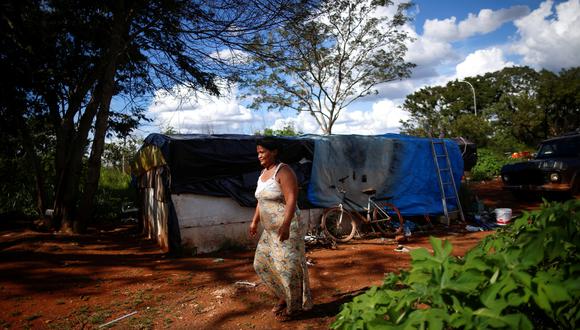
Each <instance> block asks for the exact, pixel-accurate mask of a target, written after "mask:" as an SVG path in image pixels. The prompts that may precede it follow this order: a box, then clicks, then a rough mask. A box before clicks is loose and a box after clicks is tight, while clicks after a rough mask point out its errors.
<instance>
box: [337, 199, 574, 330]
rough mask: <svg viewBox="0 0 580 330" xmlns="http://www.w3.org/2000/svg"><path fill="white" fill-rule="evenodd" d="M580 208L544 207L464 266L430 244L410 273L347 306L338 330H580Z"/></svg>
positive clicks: (478, 249)
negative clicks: (449, 329) (534, 329)
mask: <svg viewBox="0 0 580 330" xmlns="http://www.w3.org/2000/svg"><path fill="white" fill-rule="evenodd" d="M579 234H580V200H570V201H568V202H566V203H548V202H544V205H543V206H542V208H541V209H540V210H538V211H533V212H526V213H524V215H523V216H521V217H519V218H518V219H516V220H515V222H514V223H513V224H512V225H510V226H508V227H505V228H502V229H501V230H499V231H498V232H497V233H496V234H493V235H490V236H488V237H487V238H485V239H484V240H482V241H481V242H480V243H479V244H478V245H477V246H475V247H474V248H473V249H471V250H470V251H469V252H468V253H467V254H466V255H465V257H464V258H457V257H453V256H452V255H451V251H452V246H451V244H450V243H449V242H448V241H445V242H442V241H441V240H439V239H437V238H431V244H432V246H433V254H431V253H429V252H428V251H427V250H426V249H417V250H413V251H412V252H411V257H412V268H411V270H410V271H408V272H406V271H403V272H401V274H399V275H395V274H392V273H391V274H389V275H388V276H387V277H386V278H385V280H384V283H383V285H382V286H381V287H373V288H371V289H370V290H368V291H367V292H365V293H364V294H362V295H360V296H357V297H355V298H354V299H353V301H352V302H349V303H346V304H344V305H343V306H342V308H341V311H340V313H339V314H338V316H337V318H336V320H335V321H334V323H333V324H332V325H331V326H332V328H334V329H379V328H380V329H448V328H461V329H488V328H503V329H531V328H533V327H537V328H540V329H577V328H578V327H579V326H580V305H579V304H578V300H579V299H580V253H579V252H580V251H579V245H580V241H579V240H578V237H579V236H578V235H579Z"/></svg>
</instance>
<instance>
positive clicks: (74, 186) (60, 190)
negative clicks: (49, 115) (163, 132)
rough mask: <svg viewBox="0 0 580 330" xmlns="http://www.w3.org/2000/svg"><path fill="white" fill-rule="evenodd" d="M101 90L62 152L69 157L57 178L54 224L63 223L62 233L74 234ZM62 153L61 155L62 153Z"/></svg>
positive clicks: (86, 109)
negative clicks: (82, 179) (89, 139)
mask: <svg viewBox="0 0 580 330" xmlns="http://www.w3.org/2000/svg"><path fill="white" fill-rule="evenodd" d="M100 89H101V88H100V86H99V85H97V87H96V88H95V89H94V91H93V96H92V98H91V100H90V101H89V103H88V104H87V106H86V108H85V112H84V113H83V115H82V117H81V119H80V122H79V125H78V131H77V132H76V134H74V138H72V139H71V140H69V141H67V142H66V143H64V144H63V145H61V148H63V149H65V151H66V157H65V159H64V161H62V160H61V161H62V164H59V165H61V166H62V168H61V169H60V171H59V172H57V173H56V175H57V185H56V187H55V188H56V194H55V200H54V215H53V217H54V222H55V223H60V231H62V232H65V233H73V232H74V219H75V216H76V207H77V200H78V192H79V182H80V178H81V176H82V164H83V155H84V153H85V150H86V146H87V144H88V134H89V132H90V129H91V126H92V122H93V119H94V118H95V116H96V113H97V109H98V107H99V103H98V101H97V99H96V97H95V94H98V93H99V91H100ZM61 152H62V151H61Z"/></svg>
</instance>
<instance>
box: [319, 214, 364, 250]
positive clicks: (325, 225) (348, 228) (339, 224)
mask: <svg viewBox="0 0 580 330" xmlns="http://www.w3.org/2000/svg"><path fill="white" fill-rule="evenodd" d="M320 225H321V226H322V229H323V230H324V233H325V234H326V235H327V236H328V237H330V238H331V239H333V240H335V241H337V242H347V241H349V240H350V239H351V238H352V237H353V236H354V233H355V232H356V223H355V222H354V219H353V217H352V215H351V214H350V212H349V211H346V210H343V209H341V208H340V207H333V208H330V209H327V210H326V211H324V214H323V215H322V222H321V224H320Z"/></svg>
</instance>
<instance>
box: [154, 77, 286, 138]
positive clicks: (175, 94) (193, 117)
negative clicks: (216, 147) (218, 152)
mask: <svg viewBox="0 0 580 330" xmlns="http://www.w3.org/2000/svg"><path fill="white" fill-rule="evenodd" d="M236 95H237V88H235V87H234V88H233V89H231V90H229V91H227V90H226V91H225V92H224V95H223V96H221V97H216V96H209V95H205V94H201V93H193V92H191V91H189V90H188V89H187V88H186V87H184V86H179V87H176V88H174V89H173V90H172V91H171V93H167V92H164V91H158V92H157V93H155V98H154V101H153V102H152V103H151V105H150V106H149V109H148V110H149V113H150V115H151V116H152V117H153V119H154V123H155V125H156V126H158V127H159V128H160V129H164V128H167V127H172V128H174V129H175V130H177V131H178V132H179V133H215V134H218V133H232V132H246V133H252V132H253V131H254V130H258V129H261V128H262V127H263V126H264V122H265V121H270V120H271V119H267V120H265V119H264V115H262V116H260V114H258V113H256V112H254V111H252V110H250V109H248V108H246V107H244V106H243V105H240V104H239V102H238V99H237V97H236ZM276 115H278V116H279V114H270V115H266V117H268V116H270V117H276Z"/></svg>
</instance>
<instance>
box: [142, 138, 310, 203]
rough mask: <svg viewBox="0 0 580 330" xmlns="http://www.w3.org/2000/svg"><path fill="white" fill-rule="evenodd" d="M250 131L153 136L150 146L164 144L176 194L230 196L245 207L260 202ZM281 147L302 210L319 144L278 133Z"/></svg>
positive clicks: (254, 154)
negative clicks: (256, 193)
mask: <svg viewBox="0 0 580 330" xmlns="http://www.w3.org/2000/svg"><path fill="white" fill-rule="evenodd" d="M258 138H260V137H258V136H249V135H231V134H228V135H203V134H192V135H163V134H150V135H149V136H148V137H147V138H146V139H145V141H144V142H145V145H154V146H156V147H158V148H159V149H160V150H161V152H162V153H163V156H164V158H165V160H166V161H167V164H168V166H169V168H170V170H171V192H172V193H174V194H180V193H195V194H203V195H209V196H228V197H232V198H233V199H235V200H236V201H237V202H238V203H239V204H240V205H242V206H255V205H256V200H255V198H254V191H255V188H256V182H257V180H258V176H259V175H260V172H261V170H262V168H261V166H260V163H259V162H258V155H257V152H256V141H257V139H258ZM274 139H276V140H277V141H278V142H279V144H280V145H281V150H280V155H281V157H280V161H282V162H284V163H286V164H289V165H290V166H291V167H292V168H293V169H294V171H295V172H296V176H297V177H298V182H299V185H300V187H301V188H302V189H300V192H301V196H300V197H299V199H300V204H301V207H302V208H306V207H308V203H307V201H306V198H305V194H306V185H307V184H308V182H309V179H310V168H311V164H312V157H313V148H314V147H313V145H314V143H313V142H312V141H311V140H310V139H307V138H301V137H274Z"/></svg>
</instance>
